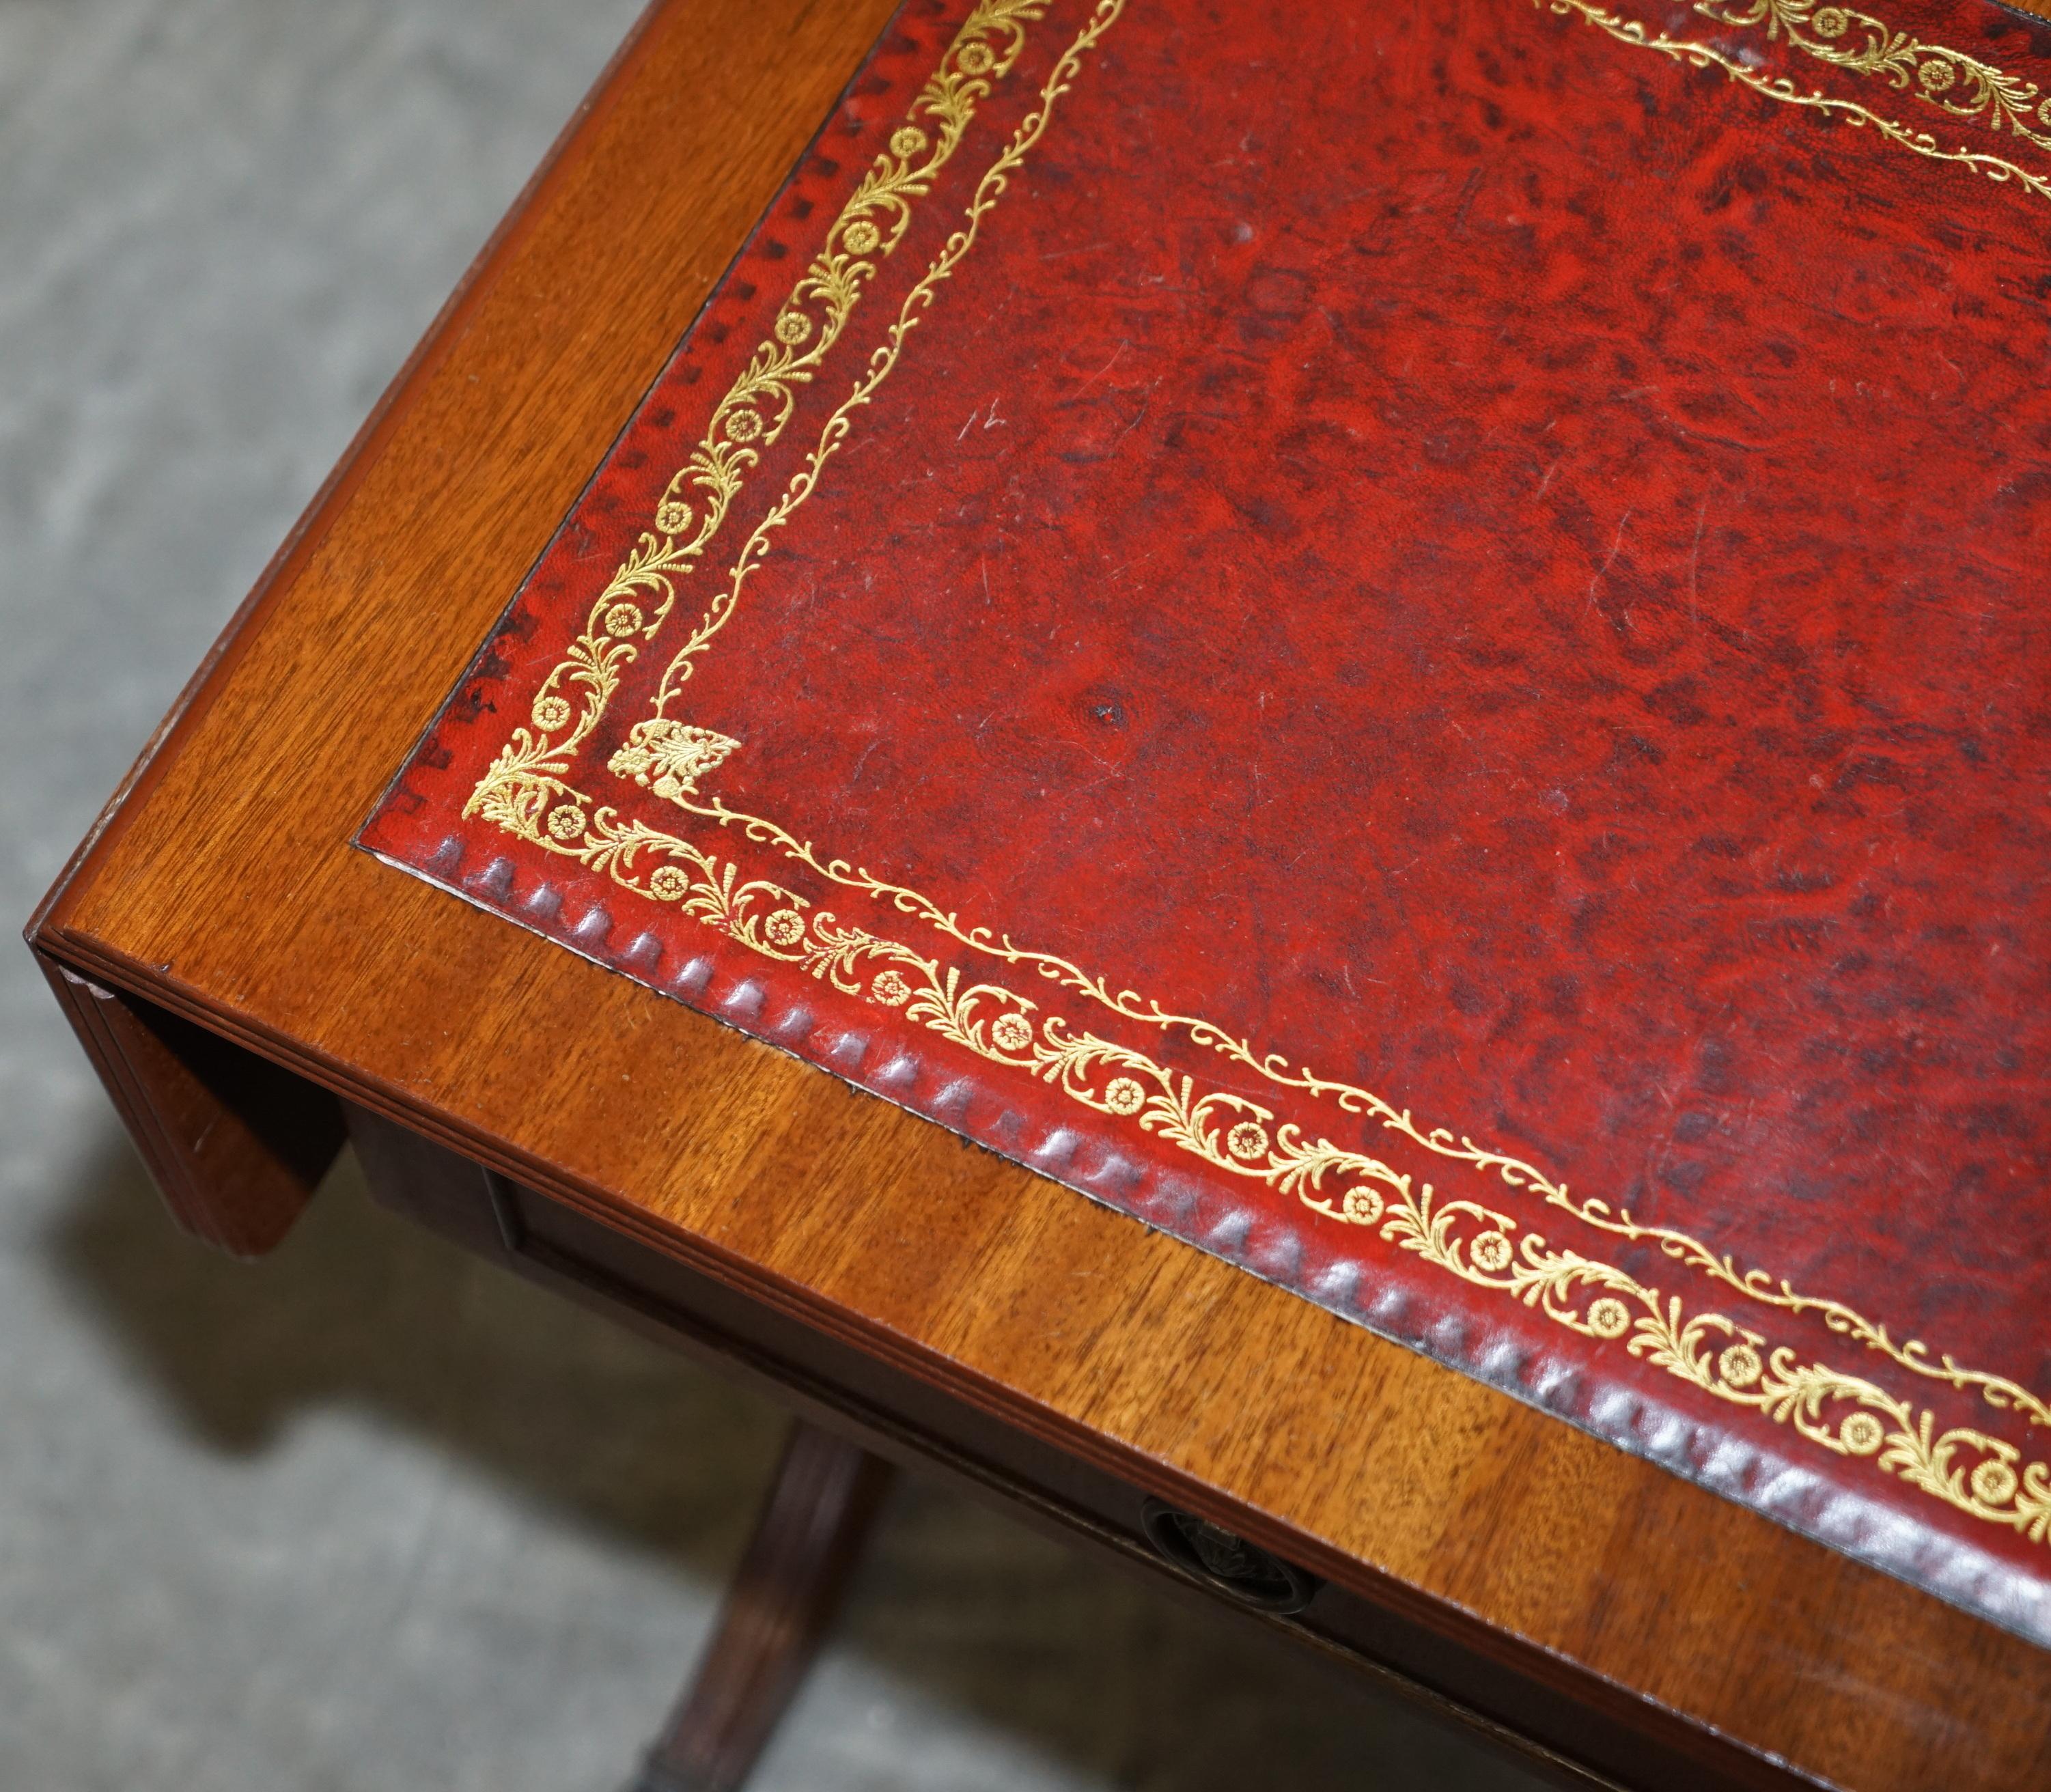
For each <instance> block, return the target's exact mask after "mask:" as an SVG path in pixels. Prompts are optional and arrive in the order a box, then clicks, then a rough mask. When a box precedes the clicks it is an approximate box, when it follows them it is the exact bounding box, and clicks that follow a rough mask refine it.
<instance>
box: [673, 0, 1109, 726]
mask: <svg viewBox="0 0 2051 1792" xmlns="http://www.w3.org/2000/svg"><path fill="white" fill-rule="evenodd" d="M1123 10H1124V0H1099V3H1098V5H1097V6H1096V10H1094V11H1093V12H1092V14H1090V17H1089V18H1088V21H1087V22H1086V23H1085V24H1084V26H1083V28H1082V29H1081V30H1080V32H1079V33H1076V37H1075V40H1074V41H1072V43H1071V44H1070V45H1068V48H1067V49H1065V50H1064V51H1063V52H1062V53H1061V57H1059V58H1058V59H1057V61H1056V62H1055V64H1054V66H1053V70H1052V72H1050V73H1049V75H1048V76H1047V79H1046V81H1045V84H1043V85H1042V86H1041V89H1040V95H1039V100H1038V102H1037V105H1036V107H1035V108H1034V110H1033V111H1032V112H1031V113H1029V115H1027V116H1026V118H1025V119H1023V120H1022V122H1021V123H1020V124H1019V126H1018V129H1017V131H1014V133H1013V134H1012V137H1011V140H1010V143H1007V144H1006V146H1005V147H1004V150H1003V152H1002V154H1000V155H998V158H997V159H996V160H995V161H994V162H991V163H990V166H989V167H988V168H987V169H986V170H984V171H983V178H982V180H981V181H979V182H978V183H977V185H976V189H975V194H974V196H973V197H971V200H970V201H969V203H968V206H967V210H966V212H965V213H963V218H962V221H961V224H959V227H958V228H956V229H955V232H954V234H953V235H952V236H950V237H948V239H947V242H946V244H944V245H943V247H942V248H941V250H940V253H939V254H938V255H936V256H935V257H934V258H933V260H932V264H931V265H930V266H929V267H928V268H927V270H926V271H925V273H924V275H923V276H922V277H921V278H920V280H919V282H918V283H917V284H916V286H914V287H912V290H911V291H910V292H908V294H906V295H905V297H904V303H903V304H902V305H901V306H900V307H899V309H898V312H897V319H896V321H895V322H893V323H892V325H891V326H890V328H889V331H888V333H887V334H885V338H884V339H883V341H882V342H881V343H880V344H878V345H877V348H876V349H875V350H874V352H873V353H872V354H871V355H870V356H869V365H868V366H867V367H866V368H865V369H864V371H863V373H862V376H861V378H860V379H859V380H858V381H856V382H855V385H854V390H853V391H852V392H850V393H849V394H848V396H846V399H844V400H842V403H841V404H840V407H839V408H838V409H837V410H836V411H834V413H833V415H832V416H830V417H829V418H827V420H826V425H825V427H824V428H822V430H821V431H819V438H818V442H817V443H815V445H814V447H813V448H812V451H811V454H810V455H807V457H806V459H805V463H804V465H803V467H800V468H799V470H797V472H796V473H795V474H792V475H791V482H790V483H789V485H788V486H787V487H786V488H785V489H784V491H783V495H782V496H781V497H780V498H779V499H778V500H777V502H775V504H774V505H773V506H772V507H771V508H770V509H769V511H768V513H767V514H766V515H765V516H764V517H763V519H762V521H760V523H759V524H757V525H756V529H755V532H754V533H752V535H750V536H749V537H748V541H747V542H746V543H745V545H743V547H742V548H741V550H740V555H739V556H738V557H737V558H736V560H735V561H734V564H733V570H732V573H731V574H730V575H729V578H728V582H727V585H726V588H725V590H724V591H721V592H720V593H719V594H718V595H717V596H715V597H714V598H713V601H712V603H711V604H710V605H709V607H707V609H706V611H705V615H704V616H703V618H702V619H701V620H700V621H699V623H698V626H697V628H696V629H694V630H693V631H692V633H691V634H690V638H689V639H688V640H686V642H684V643H683V645H682V646H680V647H679V648H678V650H677V652H676V654H675V655H674V657H673V658H671V660H670V664H669V666H668V668H667V670H666V671H665V672H664V673H663V674H662V683H661V685H659V686H658V688H657V689H656V692H655V697H654V711H655V720H656V721H657V722H658V723H659V722H660V721H662V720H663V718H664V717H665V716H666V713H667V711H668V709H669V706H670V703H671V702H672V701H674V700H675V697H676V696H677V693H678V692H679V691H680V690H682V688H683V686H684V685H685V683H686V681H687V680H688V679H689V678H690V676H691V672H692V670H693V665H694V663H695V662H696V660H697V656H698V655H699V654H702V653H703V652H704V651H705V648H706V647H707V646H709V644H710V642H711V641H712V638H713V636H714V635H716V634H718V632H719V631H720V630H721V629H722V628H723V627H725V626H726V622H727V619H728V618H729V617H730V616H732V614H733V612H734V610H735V608H736V606H737V605H738V604H739V603H740V593H741V588H742V587H743V586H744V584H746V583H747V581H748V575H749V574H750V573H751V572H753V571H754V570H755V569H756V568H757V567H758V566H760V564H762V561H763V560H764V557H765V556H767V555H768V552H769V544H770V541H771V540H772V537H774V536H775V533H776V531H777V530H779V529H781V528H783V525H785V524H786V523H787V522H788V521H790V519H791V516H792V514H793V513H795V511H796V510H797V509H799V507H800V506H802V505H803V503H804V502H805V501H806V500H807V498H810V497H811V495H812V494H813V493H814V492H815V490H818V482H819V477H820V475H821V474H822V473H823V472H824V471H825V470H826V463H828V462H829V461H830V460H831V459H833V457H834V455H836V454H837V453H838V452H839V451H840V448H841V446H842V443H844V442H846V439H848V436H849V435H850V433H852V431H853V430H854V421H853V419H854V413H855V412H857V411H858V410H859V409H861V408H862V407H863V406H865V405H866V404H868V403H869V400H871V399H872V398H873V397H874V396H875V395H876V392H877V388H879V387H880V386H881V385H882V384H883V382H884V381H885V380H887V379H889V377H890V375H891V373H893V371H894V370H895V369H896V368H897V363H898V360H899V357H900V356H901V355H902V354H903V353H904V341H905V338H907V337H908V336H909V335H910V334H911V333H912V330H914V329H916V327H917V326H918V323H919V320H920V317H921V315H922V314H924V312H925V311H926V310H927V309H928V307H929V306H931V305H932V303H933V299H934V296H935V295H936V293H937V291H939V289H940V283H941V282H942V281H943V280H945V279H947V278H949V276H951V275H952V274H953V272H954V271H955V268H956V267H958V266H959V265H960V264H961V262H962V261H963V259H964V258H965V257H966V256H967V254H968V252H969V251H970V250H971V249H972V248H975V244H976V240H977V238H978V237H979V235H980V234H981V232H982V229H983V220H984V219H985V218H986V217H988V216H989V214H990V211H991V209H993V208H994V206H995V205H996V204H997V202H998V200H1000V199H1001V198H1002V197H1003V196H1004V194H1005V192H1006V189H1008V188H1009V186H1010V182H1011V177H1012V175H1013V174H1016V173H1017V172H1018V169H1019V168H1020V167H1021V166H1022V165H1023V164H1024V162H1025V161H1026V157H1027V156H1028V155H1029V154H1030V153H1031V152H1032V150H1033V148H1034V147H1035V146H1037V144H1038V143H1039V142H1040V139H1041V137H1043V136H1044V135H1045V134H1046V130H1047V127H1048V125H1049V123H1051V122H1052V121H1053V116H1054V107H1055V102H1056V101H1057V100H1059V99H1060V98H1061V96H1062V95H1063V94H1064V93H1065V92H1068V88H1069V85H1070V84H1071V83H1072V81H1073V80H1074V79H1075V77H1076V73H1077V72H1078V71H1079V70H1080V68H1081V67H1082V63H1083V58H1084V56H1085V55H1087V54H1088V52H1089V51H1091V50H1092V49H1095V48H1096V45H1097V42H1098V41H1099V40H1100V38H1101V37H1103V36H1104V33H1105V32H1107V31H1108V30H1109V29H1111V26H1112V25H1113V24H1115V22H1116V21H1117V19H1118V16H1119V14H1120V13H1121V12H1123ZM649 725H650V724H642V728H648V727H649ZM637 732H639V731H638V730H637Z"/></svg>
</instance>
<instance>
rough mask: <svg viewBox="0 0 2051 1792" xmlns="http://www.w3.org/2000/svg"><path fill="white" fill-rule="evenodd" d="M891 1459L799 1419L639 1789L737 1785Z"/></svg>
mask: <svg viewBox="0 0 2051 1792" xmlns="http://www.w3.org/2000/svg"><path fill="white" fill-rule="evenodd" d="M889 1479H890V1467H889V1464H888V1463H886V1462H883V1461H881V1459H879V1458H877V1457H874V1456H872V1455H870V1454H869V1453H868V1452H867V1451H866V1450H860V1449H858V1448H857V1447H856V1446H854V1445H853V1444H851V1443H842V1442H841V1441H840V1440H839V1439H837V1438H834V1437H830V1436H829V1435H827V1434H826V1433H825V1432H824V1431H815V1430H814V1429H813V1428H812V1427H811V1426H809V1425H806V1424H803V1423H800V1424H799V1425H797V1426H796V1427H795V1428H794V1429H793V1431H791V1440H790V1442H789V1443H787V1445H786V1446H784V1450H783V1461H782V1462H781V1463H779V1465H778V1466H777V1470H776V1478H775V1484H774V1485H773V1486H772V1487H771V1489H770V1491H769V1497H768V1499H767V1500H766V1501H764V1505H763V1508H762V1513H761V1516H760V1518H758V1519H757V1520H756V1526H755V1535H754V1537H753V1539H752V1540H751V1541H750V1542H749V1544H748V1552H747V1554H746V1555H745V1556H743V1557H742V1558H741V1562H740V1571H739V1572H738V1573H737V1574H736V1575H735V1577H734V1580H733V1584H732V1587H729V1589H728V1591H727V1595H726V1603H725V1608H724V1609H723V1610H721V1614H720V1619H719V1627H718V1629H717V1630H716V1631H715V1632H714V1633H713V1639H712V1642H711V1645H710V1646H709V1648H708V1649H707V1650H706V1651H705V1658H704V1659H703V1661H701V1662H700V1663H699V1665H698V1669H697V1674H696V1676H695V1677H693V1680H692V1681H691V1682H690V1685H688V1686H687V1687H686V1689H684V1692H683V1696H682V1698H681V1699H679V1700H678V1703H677V1707H676V1709H675V1711H674V1712H672V1713H671V1715H670V1721H669V1724H668V1725H667V1726H666V1728H665V1730H664V1731H663V1733H662V1736H661V1738H660V1739H658V1741H657V1742H656V1743H655V1745H654V1747H652V1748H651V1749H650V1751H649V1752H648V1759H647V1764H646V1766H645V1767H643V1770H642V1773H641V1777H640V1778H639V1779H638V1780H636V1781H635V1783H634V1787H633V1792H734V1789H735V1788H736V1787H737V1786H740V1784H741V1782H743V1781H744V1779H746V1778H747V1777H748V1771H749V1770H750V1769H751V1768H752V1767H753V1766H754V1765H755V1761H756V1757H757V1756H758V1755H760V1753H761V1752H762V1749H763V1747H764V1744H765V1743H768V1739H769V1735H770V1732H771V1731H772V1730H773V1729H774V1728H775V1725H776V1720H777V1719H778V1718H779V1717H780V1716H783V1710H784V1708H785V1707H786V1706H787V1705H788V1704H790V1702H791V1696H792V1695H793V1694H794V1693H795V1692H796V1691H797V1689H798V1686H799V1682H800V1681H803V1678H804V1675H805V1670H806V1669H807V1668H808V1667H809V1666H810V1665H811V1661H812V1657H813V1656H814V1655H815V1654H816V1653H818V1646H819V1643H820V1641H821V1639H822V1638H823V1636H824V1635H825V1634H826V1626H828V1625H829V1624H830V1623H831V1622H832V1621H833V1617H834V1612H835V1611H836V1610H838V1607H839V1605H840V1602H841V1595H842V1592H843V1591H845V1589H846V1585H847V1579H848V1575H849V1574H850V1571H852V1570H853V1568H854V1564H855V1562H856V1560H858V1557H859V1556H860V1555H861V1546H862V1544H863V1542H864V1541H865V1539H866V1538H867V1536H868V1534H869V1526H870V1525H871V1523H872V1522H873V1520H874V1518H875V1516H876V1509H877V1505H879V1504H880V1503H881V1499H882V1497H883V1493H884V1489H885V1488H886V1487H887V1486H888V1485H889Z"/></svg>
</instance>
